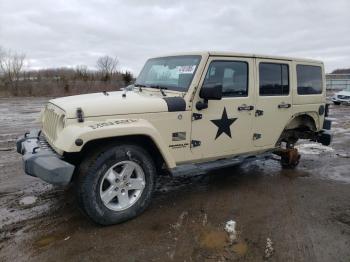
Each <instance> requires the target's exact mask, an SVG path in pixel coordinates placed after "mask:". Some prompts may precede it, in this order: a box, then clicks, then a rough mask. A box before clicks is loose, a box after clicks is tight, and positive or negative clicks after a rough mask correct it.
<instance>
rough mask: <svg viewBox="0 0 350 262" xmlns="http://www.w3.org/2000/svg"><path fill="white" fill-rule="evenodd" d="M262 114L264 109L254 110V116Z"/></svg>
mask: <svg viewBox="0 0 350 262" xmlns="http://www.w3.org/2000/svg"><path fill="white" fill-rule="evenodd" d="M263 114H264V111H262V110H256V111H255V116H262V115H263Z"/></svg>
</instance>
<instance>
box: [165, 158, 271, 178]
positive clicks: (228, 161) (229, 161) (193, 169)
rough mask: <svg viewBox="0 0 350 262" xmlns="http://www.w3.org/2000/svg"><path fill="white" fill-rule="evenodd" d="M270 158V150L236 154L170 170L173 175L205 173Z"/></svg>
mask: <svg viewBox="0 0 350 262" xmlns="http://www.w3.org/2000/svg"><path fill="white" fill-rule="evenodd" d="M271 158H272V154H271V152H268V153H263V154H260V155H250V156H246V155H245V156H236V157H232V158H225V159H218V160H214V161H210V162H204V163H197V164H183V165H179V166H177V167H175V168H173V169H171V170H170V172H171V174H172V175H173V176H174V177H183V176H198V175H203V174H207V173H208V172H209V171H212V170H216V169H220V168H225V167H231V166H237V165H240V164H242V163H247V162H250V161H255V160H269V159H271Z"/></svg>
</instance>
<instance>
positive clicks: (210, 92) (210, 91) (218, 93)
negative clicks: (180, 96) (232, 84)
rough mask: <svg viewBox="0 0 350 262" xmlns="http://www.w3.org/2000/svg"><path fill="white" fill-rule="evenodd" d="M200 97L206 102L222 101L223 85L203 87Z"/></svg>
mask: <svg viewBox="0 0 350 262" xmlns="http://www.w3.org/2000/svg"><path fill="white" fill-rule="evenodd" d="M199 97H200V98H203V99H204V100H221V98H222V85H214V86H213V85H203V86H202V89H201V91H200V92H199Z"/></svg>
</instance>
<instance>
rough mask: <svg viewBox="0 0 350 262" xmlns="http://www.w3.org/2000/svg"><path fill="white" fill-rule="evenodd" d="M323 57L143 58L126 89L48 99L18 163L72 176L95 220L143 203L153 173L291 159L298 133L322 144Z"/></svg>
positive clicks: (119, 217) (42, 173) (121, 216)
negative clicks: (271, 158)
mask: <svg viewBox="0 0 350 262" xmlns="http://www.w3.org/2000/svg"><path fill="white" fill-rule="evenodd" d="M325 94H326V92H325V77H324V68H323V63H322V62H319V61H314V60H306V59H293V58H286V57H273V56H261V55H251V54H237V53H224V52H193V53H186V54H179V55H170V56H162V57H157V58H151V59H149V60H148V61H147V62H146V64H145V66H144V67H143V69H142V71H141V73H140V75H139V77H138V78H137V80H136V82H135V84H134V85H132V86H130V87H128V88H127V89H125V90H124V91H117V92H102V93H95V94H87V95H79V96H71V97H63V98H57V99H53V100H50V101H49V103H48V104H47V105H46V107H45V109H44V110H43V113H42V116H41V121H42V129H41V130H40V131H39V130H34V131H31V132H28V133H26V134H25V135H24V136H23V137H21V138H20V139H19V140H18V142H17V151H18V152H19V153H21V154H23V160H24V163H25V164H24V167H25V172H26V173H27V174H28V175H31V176H36V177H39V178H41V179H43V180H45V181H47V182H49V183H52V184H58V185H67V184H69V183H70V182H74V185H75V187H76V191H77V197H78V203H79V205H80V206H81V208H82V209H83V210H84V211H85V213H86V214H87V215H88V216H89V217H90V218H91V219H92V220H93V221H95V222H97V223H99V224H103V225H108V224H114V223H119V222H122V221H125V220H127V219H130V218H132V217H135V216H137V215H138V214H140V213H141V212H142V211H144V210H145V208H146V207H147V206H148V205H149V203H150V200H151V197H152V193H153V190H154V184H155V177H156V176H157V175H158V174H160V173H161V172H162V170H168V171H169V172H170V173H171V174H172V175H174V176H176V175H183V176H185V175H193V174H199V173H205V172H207V171H208V170H211V169H213V168H219V167H223V166H229V165H236V164H239V163H242V162H243V161H246V160H251V159H256V158H257V157H262V156H264V157H266V156H267V155H268V154H271V153H275V154H277V155H279V156H280V157H281V164H282V167H286V168H293V167H295V166H296V165H297V164H298V162H299V158H300V156H299V154H298V152H297V150H296V149H295V148H294V144H295V143H296V142H297V140H298V139H310V140H313V141H318V142H321V143H322V144H324V145H329V144H330V142H331V135H330V132H329V130H330V126H331V122H330V121H329V120H327V119H325V116H327V111H328V107H327V106H326V100H325Z"/></svg>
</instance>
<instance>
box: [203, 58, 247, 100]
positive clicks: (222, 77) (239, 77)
mask: <svg viewBox="0 0 350 262" xmlns="http://www.w3.org/2000/svg"><path fill="white" fill-rule="evenodd" d="M204 85H205V86H215V85H222V96H224V97H225V96H226V97H235V96H247V95H248V64H247V63H246V62H241V61H213V62H211V63H210V66H209V69H208V72H207V75H206V76H205V81H204Z"/></svg>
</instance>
